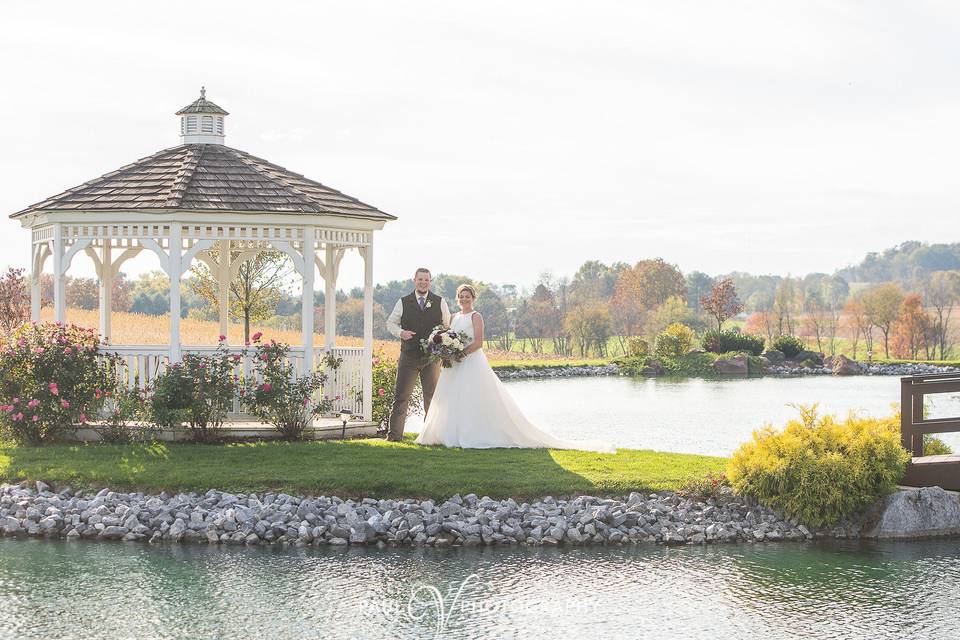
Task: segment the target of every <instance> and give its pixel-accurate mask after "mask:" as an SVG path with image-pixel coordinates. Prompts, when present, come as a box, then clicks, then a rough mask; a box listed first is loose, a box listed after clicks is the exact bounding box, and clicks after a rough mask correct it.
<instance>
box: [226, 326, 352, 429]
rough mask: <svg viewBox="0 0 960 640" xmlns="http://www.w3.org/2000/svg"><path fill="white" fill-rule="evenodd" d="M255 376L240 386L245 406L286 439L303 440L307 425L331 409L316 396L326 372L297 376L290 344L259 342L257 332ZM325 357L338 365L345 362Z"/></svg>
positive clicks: (242, 401)
mask: <svg viewBox="0 0 960 640" xmlns="http://www.w3.org/2000/svg"><path fill="white" fill-rule="evenodd" d="M254 343H255V344H256V346H255V348H254V353H253V374H254V375H253V376H251V378H250V379H248V380H245V381H244V386H243V388H242V389H241V390H240V402H241V404H242V405H243V408H244V409H245V410H246V411H248V412H249V413H250V414H252V415H254V416H256V417H257V418H259V419H260V420H261V421H263V422H267V423H269V424H272V425H273V427H274V428H275V429H276V430H277V431H279V432H280V434H281V436H282V437H283V439H284V440H287V441H289V442H294V441H297V440H303V439H304V436H305V435H306V431H307V425H309V423H310V421H311V420H312V419H313V418H314V417H315V416H318V415H320V414H323V413H326V412H328V411H330V409H331V408H332V406H333V405H332V403H331V402H330V401H329V400H328V399H326V398H322V399H317V398H316V397H315V396H316V395H317V392H318V391H320V389H321V388H322V387H323V385H324V383H325V382H326V381H327V376H326V374H325V373H321V372H311V373H307V374H304V375H302V376H297V372H296V370H295V369H294V366H293V364H292V363H291V362H290V359H289V355H290V345H287V344H283V343H281V342H276V341H275V340H271V341H270V342H268V343H262V342H260V334H255V335H254ZM339 360H340V362H339V363H337V362H335V361H334V362H330V359H329V358H327V359H325V360H324V362H326V363H327V364H329V365H334V364H335V365H336V367H339V366H340V364H342V363H343V359H342V358H340V359H339Z"/></svg>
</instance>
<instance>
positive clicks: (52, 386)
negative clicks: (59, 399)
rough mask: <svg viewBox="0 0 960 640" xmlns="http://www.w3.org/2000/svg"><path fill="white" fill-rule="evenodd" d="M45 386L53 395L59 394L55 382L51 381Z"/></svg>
mask: <svg viewBox="0 0 960 640" xmlns="http://www.w3.org/2000/svg"><path fill="white" fill-rule="evenodd" d="M47 388H48V389H50V393H52V394H53V395H55V396H58V395H60V389H58V388H57V383H56V382H51V383H50V384H48V385H47Z"/></svg>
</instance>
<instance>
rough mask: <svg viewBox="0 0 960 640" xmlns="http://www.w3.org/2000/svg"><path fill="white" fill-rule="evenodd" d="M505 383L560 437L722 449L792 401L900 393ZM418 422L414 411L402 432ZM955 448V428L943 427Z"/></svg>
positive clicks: (731, 383) (943, 400) (828, 406)
mask: <svg viewBox="0 0 960 640" xmlns="http://www.w3.org/2000/svg"><path fill="white" fill-rule="evenodd" d="M504 384H506V385H507V388H508V389H509V390H510V393H511V394H513V396H514V398H515V399H516V400H517V403H518V404H519V405H520V407H521V408H522V409H523V410H524V412H525V413H526V414H527V416H528V417H529V418H530V419H531V420H532V421H534V423H536V424H537V425H539V426H540V427H541V428H543V429H544V430H546V431H550V432H552V433H554V434H556V435H558V436H561V437H564V438H573V439H576V438H601V439H604V440H606V441H608V442H612V443H613V444H614V445H616V446H619V447H627V448H632V449H655V450H658V451H673V452H679V453H702V454H708V455H719V456H727V455H730V453H731V452H733V450H734V449H736V448H737V446H738V445H739V444H740V443H742V442H744V441H745V440H747V439H749V438H750V434H751V433H752V431H753V430H754V429H757V428H759V427H762V426H763V425H764V424H766V423H772V424H773V425H774V426H781V425H783V424H784V423H785V422H786V421H787V420H790V419H792V418H795V417H797V416H798V415H799V413H798V411H797V409H796V408H794V407H791V406H790V405H791V404H794V405H796V404H805V405H812V404H814V403H818V405H819V410H820V412H821V413H833V414H837V415H839V416H845V415H846V414H847V413H848V412H850V411H858V412H861V413H864V414H867V415H874V416H884V415H890V414H891V413H892V412H893V411H895V410H896V409H897V405H898V403H899V399H900V378H898V377H896V376H850V377H831V376H809V377H794V378H778V377H763V378H740V379H725V380H704V379H699V378H678V379H669V378H628V377H596V378H553V379H540V380H510V381H506V382H505V383H504ZM930 400H933V401H935V402H933V404H931V405H930V407H929V412H930V415H931V417H946V416H949V415H960V396H957V395H956V394H954V395H942V396H937V397H934V398H930ZM421 424H422V422H421V421H420V420H419V418H418V417H412V418H411V419H410V420H409V421H408V423H407V430H408V431H419V430H420V425H421ZM941 438H942V439H943V440H945V441H947V442H948V443H949V444H950V445H951V446H952V447H953V449H954V450H955V451H960V434H944V435H943V436H941Z"/></svg>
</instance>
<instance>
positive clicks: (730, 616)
mask: <svg viewBox="0 0 960 640" xmlns="http://www.w3.org/2000/svg"><path fill="white" fill-rule="evenodd" d="M461 587H462V589H461ZM418 588H419V591H417V589H418ZM432 589H436V590H437V591H436V593H437V596H438V597H439V599H437V598H434V597H432V596H431V595H430V594H431V592H432ZM458 590H459V591H460V595H459V597H457V596H456V593H457V591H458ZM411 599H413V602H414V604H413V606H412V607H411V606H410V603H411ZM438 602H442V603H443V618H444V622H443V623H442V627H443V629H442V631H441V632H440V633H439V635H437V633H436V629H437V611H438ZM411 611H412V614H411ZM0 612H2V614H0V638H5V639H6V638H10V639H13V638H38V639H39V638H44V639H46V638H54V637H56V638H75V639H87V638H91V639H92V638H110V639H111V640H122V639H125V638H144V639H146V638H191V639H193V638H257V639H258V640H259V639H266V640H271V639H273V638H284V639H285V640H293V639H299V638H433V637H442V638H531V637H546V638H563V637H609V638H641V637H648V638H709V639H710V640H715V639H716V638H738V639H746V638H764V639H771V638H818V639H820V640H822V639H825V638H870V639H881V638H938V639H939V638H944V639H947V638H957V637H960V622H958V617H957V616H958V614H960V545H958V544H957V543H956V542H952V543H951V542H922V543H911V544H849V545H839V544H831V545H820V544H809V545H807V544H797V543H792V544H766V545H756V546H754V545H734V546H717V547H712V548H680V549H666V548H636V549H628V548H616V549H584V548H578V549H571V550H557V549H543V548H540V549H527V550H523V549H512V550H504V549H486V550H483V549H481V550H476V549H450V550H437V549H422V550H402V551H397V550H390V551H378V550H375V549H370V550H358V549H354V550H348V551H334V550H326V551H322V550H315V549H307V550H302V551H289V550H288V551H281V550H276V551H274V550H269V549H240V548H222V549H221V548H215V549H211V548H207V547H201V546H161V547H159V548H151V547H147V546H146V545H140V544H123V543H95V542H72V543H67V542H49V541H42V540H26V541H24V540H9V539H4V540H0ZM414 616H416V617H420V618H421V619H420V620H419V621H417V620H414V619H413V617H414Z"/></svg>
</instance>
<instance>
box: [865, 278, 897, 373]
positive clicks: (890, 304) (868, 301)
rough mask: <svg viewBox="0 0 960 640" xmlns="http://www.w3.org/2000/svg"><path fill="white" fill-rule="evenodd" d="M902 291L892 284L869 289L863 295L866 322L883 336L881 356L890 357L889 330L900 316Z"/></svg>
mask: <svg viewBox="0 0 960 640" xmlns="http://www.w3.org/2000/svg"><path fill="white" fill-rule="evenodd" d="M901 302H903V290H901V289H900V285H898V284H895V283H893V282H888V283H885V284H880V285H877V286H875V287H871V288H870V289H868V290H867V291H866V292H865V293H864V294H863V306H864V310H865V312H866V315H867V321H868V322H869V323H870V324H871V325H872V326H874V327H876V328H877V329H879V330H880V332H881V333H882V334H883V354H884V357H885V358H889V357H890V330H891V329H892V328H893V323H894V322H896V320H897V316H898V315H900V303H901Z"/></svg>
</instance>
